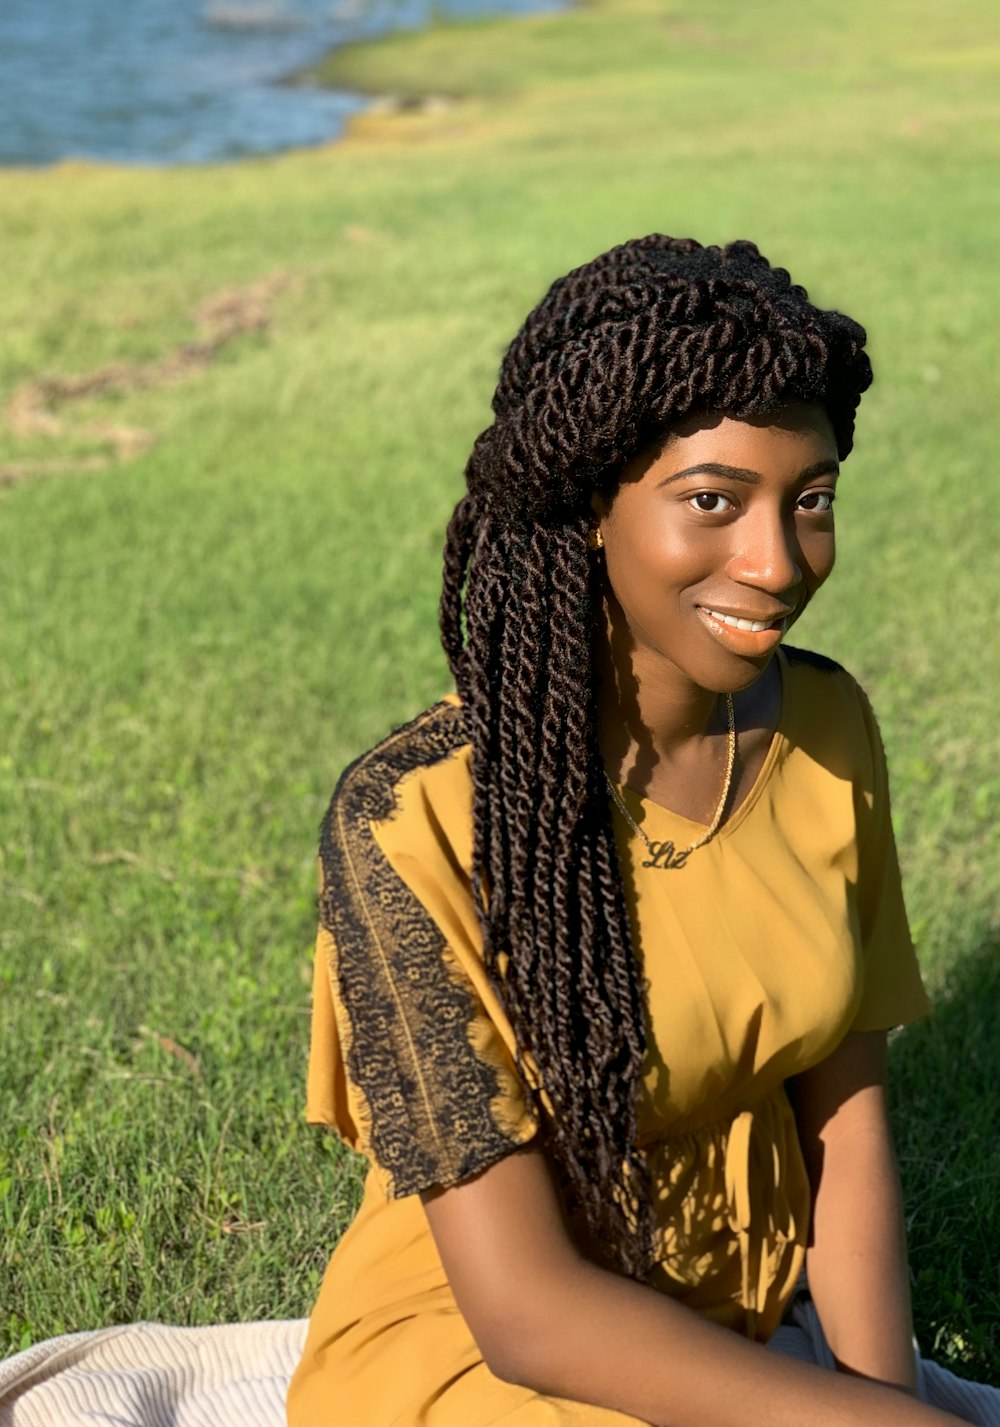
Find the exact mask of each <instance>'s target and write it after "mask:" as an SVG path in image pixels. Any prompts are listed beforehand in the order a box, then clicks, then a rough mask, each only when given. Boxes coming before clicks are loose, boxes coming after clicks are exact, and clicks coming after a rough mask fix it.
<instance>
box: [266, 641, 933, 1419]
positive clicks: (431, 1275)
mask: <svg viewBox="0 0 1000 1427" xmlns="http://www.w3.org/2000/svg"><path fill="white" fill-rule="evenodd" d="M778 658H779V661H780V667H781V674H782V704H781V713H780V717H779V721H778V726H777V729H776V732H775V734H774V737H773V740H772V742H771V745H770V748H769V750H768V753H767V757H766V759H765V762H764V765H763V767H762V768H761V771H760V774H759V776H758V778H757V780H756V783H755V784H754V786H753V788H752V789H751V790H750V792H749V794H748V796H747V797H746V798H745V799H744V801H743V802H742V803H741V804H740V806H739V808H738V809H737V810H736V812H735V813H734V815H733V816H732V817H731V818H730V819H729V821H728V822H726V823H725V824H724V825H723V826H722V828H721V829H720V831H719V833H718V834H717V836H716V837H715V838H714V839H713V841H711V842H710V843H708V844H707V845H706V846H704V847H702V848H701V849H699V851H698V852H697V853H696V854H695V855H693V856H692V858H691V860H690V861H689V862H688V863H687V865H686V866H685V867H684V868H683V869H679V870H672V871H664V870H662V869H659V868H655V867H653V868H650V867H644V866H642V860H643V857H644V856H646V855H647V854H646V849H645V846H644V845H643V844H642V843H641V842H640V841H639V840H638V839H637V838H636V837H635V835H634V833H632V832H631V830H630V828H629V827H628V824H627V823H626V821H625V819H624V818H622V817H621V816H620V814H618V813H616V814H615V820H616V831H617V836H618V847H619V854H620V858H621V863H622V869H623V875H624V880H625V888H626V895H627V901H628V906H629V914H630V917H631V921H632V929H633V937H634V941H635V944H636V948H637V951H638V953H639V955H640V956H641V959H642V965H643V974H644V977H645V980H646V982H647V984H648V1043H649V1052H648V1057H647V1065H646V1070H645V1074H644V1093H643V1097H642V1101H641V1104H640V1115H639V1121H640V1137H641V1143H642V1146H643V1148H644V1150H645V1152H646V1154H647V1155H648V1157H649V1162H650V1167H651V1171H652V1178H653V1183H654V1187H655V1204H656V1213H657V1223H658V1226H659V1260H658V1263H657V1265H656V1267H655V1269H654V1271H653V1273H652V1275H651V1279H650V1281H651V1282H652V1283H654V1284H655V1286H656V1287H657V1288H659V1289H661V1290H662V1291H663V1292H664V1293H668V1294H670V1295H672V1296H673V1297H674V1298H677V1299H679V1300H681V1301H682V1302H684V1303H686V1304H688V1305H689V1306H690V1307H691V1308H692V1309H695V1310H696V1311H698V1312H700V1313H703V1314H705V1315H706V1316H708V1317H710V1318H713V1319H715V1320H716V1321H718V1322H720V1323H724V1324H727V1325H729V1326H730V1327H732V1328H733V1329H735V1330H737V1331H739V1332H741V1333H744V1334H747V1335H748V1336H751V1337H756V1338H758V1339H761V1340H764V1339H766V1338H767V1337H768V1336H769V1335H770V1334H771V1333H772V1332H773V1331H774V1329H775V1328H776V1327H777V1325H778V1323H779V1322H780V1320H781V1316H782V1312H783V1310H784V1308H785V1306H786V1304H787V1302H788V1299H789V1297H790V1295H791V1293H792V1290H793V1287H794V1284H795V1281H796V1278H797V1277H798V1275H799V1272H800V1270H801V1268H802V1264H803V1260H804V1255H805V1244H806V1236H807V1230H808V1221H809V1188H808V1182H807V1179H806V1174H805V1168H804V1165H803V1162H802V1156H801V1152H800V1148H799V1142H798V1137H797V1133H796V1127H795V1120H794V1117H793V1114H792V1111H791V1108H790V1105H789V1102H788V1099H787V1097H786V1094H785V1090H784V1081H785V1080H786V1079H787V1078H788V1077H790V1076H793V1075H796V1074H798V1073H799V1072H800V1071H803V1070H805V1069H807V1068H808V1067H809V1066H811V1065H814V1064H815V1063H816V1062H817V1061H819V1060H821V1059H822V1058H823V1057H824V1056H826V1055H828V1054H829V1053H830V1052H831V1051H832V1050H833V1049H834V1048H835V1047H836V1045H837V1044H838V1043H839V1041H840V1040H841V1039H842V1037H843V1036H844V1035H845V1034H846V1033H847V1032H848V1031H849V1030H852V1029H854V1030H876V1029H882V1028H889V1027H892V1026H896V1025H900V1024H902V1023H905V1022H907V1021H910V1020H912V1019H914V1018H915V1017H917V1016H920V1015H921V1014H923V1013H924V1011H925V1010H926V1008H927V1003H926V997H925V995H924V991H923V987H922V985H921V981H920V975H919V972H918V969H917V964H916V959H915V956H914V952H913V946H912V943H911V941H910V936H909V932H908V929H907V923H906V913H905V910H904V906H903V898H902V892H901V888H900V879H899V869H898V864H897V859H896V850H895V843H894V839H893V833H892V824H891V821H890V815H889V800H888V784H887V774H886V766H885V757H884V754H883V751H882V744H881V741H880V738H879V734H878V729H877V727H876V724H875V720H874V718H873V715H872V712H871V709H870V706H869V704H868V701H867V699H866V697H865V695H864V693H863V692H862V690H861V689H860V688H859V686H858V685H857V684H856V682H855V681H854V680H853V679H852V678H851V676H850V675H849V674H848V673H846V672H845V671H844V670H843V669H841V668H840V667H839V666H838V665H835V664H833V663H832V662H831V661H829V660H824V659H822V658H820V657H819V656H815V655H809V654H805V653H803V652H802V651H796V650H791V649H788V650H779V654H778ZM624 797H625V800H626V804H627V806H628V808H629V811H630V812H631V814H632V816H633V817H634V818H635V820H636V822H638V823H641V825H642V826H643V827H644V829H645V830H646V832H647V833H648V835H649V836H650V837H651V838H653V839H666V838H671V839H673V840H674V841H675V842H676V843H677V845H678V846H686V845H687V844H688V843H690V842H692V841H694V840H695V839H696V838H697V837H698V836H699V834H700V832H701V831H702V830H703V829H702V828H701V827H700V825H699V824H697V823H693V822H691V821H690V820H689V819H687V818H684V817H681V816H680V815H678V814H676V813H673V812H670V811H668V810H666V809H664V808H662V807H660V806H658V805H657V804H654V803H651V802H649V801H647V800H644V799H642V798H640V797H638V796H637V795H635V794H634V793H632V792H631V791H630V790H628V789H626V790H624ZM471 816H472V788H471V780H470V774H469V745H468V743H467V742H466V736H465V732H464V724H463V715H462V710H461V708H460V706H459V704H458V701H457V700H456V699H454V698H451V699H446V700H444V701H443V702H442V703H440V704H438V705H436V706H435V707H434V708H432V709H430V710H428V711H427V712H426V713H424V714H421V715H420V716H419V717H418V718H416V719H415V720H414V721H413V722H412V723H410V724H408V725H407V726H406V727H404V728H401V729H398V730H397V731H396V732H395V733H393V734H392V735H391V736H390V737H389V738H387V739H386V740H385V741H384V742H383V743H381V744H379V746H378V747H377V748H375V749H373V750H372V751H371V752H370V753H368V754H366V755H365V756H364V757H363V758H361V759H359V760H358V762H356V763H355V764H354V765H353V766H352V767H351V768H349V769H348V770H347V772H346V773H345V774H344V776H343V778H342V779H341V781H340V784H339V785H338V788H337V792H336V793H335V795H334V798H333V801H332V803H331V806H330V812H329V814H328V816H327V819H326V822H325V823H324V829H323V836H322V842H321V847H320V856H321V864H322V872H323V877H324V879H325V882H326V885H327V886H328V887H330V888H332V889H335V896H334V897H333V898H332V905H333V912H332V915H331V916H330V919H329V920H330V922H331V925H329V926H322V927H321V928H320V932H319V937H318V943H317V956H316V977H315V988H314V1004H313V1026H312V1046H311V1053H310V1062H309V1082H308V1107H307V1117H308V1119H309V1120H310V1121H311V1122H314V1123H321V1124H326V1125H330V1126H332V1127H333V1128H334V1129H335V1130H336V1131H337V1132H338V1133H339V1134H340V1135H341V1136H342V1137H343V1138H344V1139H345V1140H346V1141H347V1142H348V1143H349V1144H350V1145H352V1146H353V1147H354V1148H355V1149H358V1150H361V1151H362V1152H363V1153H364V1154H366V1155H367V1156H368V1158H369V1160H370V1162H371V1165H370V1170H369V1174H368V1178H367V1181H366V1187H365V1194H364V1199H363V1202H362V1205H361V1208H360V1211H359V1213H358V1215H357V1217H356V1218H355V1220H354V1222H353V1223H352V1225H351V1227H350V1228H349V1229H348V1231H347V1232H346V1233H345V1234H344V1236H343V1238H342V1239H341V1241H340V1243H339V1244H338V1246H337V1248H336V1251H335V1252H334V1254H333V1257H332V1259H331V1261H330V1265H329V1268H328V1269H327V1272H326V1275H325V1277H324V1280H323V1286H322V1289H321V1292H320V1296H319V1300H318V1302H317V1304H316V1307H315V1309H314V1312H313V1315H312V1318H311V1321H310V1327H309V1333H308V1338H307V1342H306V1347H305V1352H304V1355H303V1358H302V1361H301V1363H300V1365H299V1367H298V1369H297V1371H296V1373H295V1376H294V1378H293V1380H292V1385H291V1389H290V1392H289V1398H288V1419H289V1424H290V1427H333V1425H334V1424H336V1427H487V1424H493V1423H503V1427H627V1424H630V1423H632V1422H633V1419H632V1418H630V1417H626V1416H623V1415H622V1414H621V1413H617V1412H611V1411H608V1410H606V1409H602V1408H595V1407H590V1406H586V1405H584V1404H581V1403H576V1402H569V1401H565V1400H563V1399H558V1398H553V1397H541V1396H539V1395H537V1394H535V1393H533V1392H531V1391H530V1390H528V1389H526V1388H522V1387H518V1386H515V1385H511V1384H509V1383H505V1382H502V1381H500V1380H499V1379H498V1378H496V1377H494V1376H493V1374H492V1373H491V1372H490V1371H489V1369H488V1368H487V1366H486V1365H485V1363H484V1362H483V1361H482V1357H481V1355H480V1353H479V1351H478V1349H477V1347H476V1344H475V1341H474V1339H473V1337H472V1335H471V1333H470V1332H469V1330H468V1328H467V1327H466V1325H465V1322H464V1320H463V1319H462V1316H461V1314H460V1313H459V1311H458V1308H457V1306H456V1304H455V1300H454V1298H453V1296H452V1293H451V1290H450V1288H449V1285H448V1282H447V1279H446V1277H445V1274H444V1270H443V1269H442V1266H441V1262H440V1259H439V1257H438V1254H437V1251H436V1248H435V1245H434V1241H433V1238H432V1236H431V1233H430V1231H429V1228H428V1225H427V1220H426V1217H425V1215H424V1211H423V1208H422V1205H421V1202H420V1199H419V1191H420V1190H422V1189H425V1188H427V1187H429V1186H431V1185H436V1184H437V1185H451V1184H456V1183H459V1182H461V1181H462V1180H463V1179H467V1178H469V1177H470V1176H472V1175H474V1174H477V1173H479V1172H480V1171H481V1170H483V1169H485V1168H486V1167H487V1166H488V1165H490V1164H492V1163H494V1162H495V1161H497V1160H498V1159H500V1158H501V1157H503V1156H504V1155H507V1154H510V1153H511V1152H512V1151H513V1150H515V1149H516V1148H517V1147H518V1146H520V1145H523V1144H525V1143H526V1142H527V1141H529V1140H530V1139H531V1138H532V1136H533V1135H534V1134H535V1133H536V1129H537V1125H536V1123H535V1120H534V1119H533V1117H532V1114H531V1112H530V1111H529V1109H528V1107H527V1104H526V1098H525V1095H524V1094H523V1091H522V1088H521V1085H520V1083H519V1080H518V1078H517V1075H516V1074H515V1071H514V1061H513V1050H514V1042H513V1036H512V1033H511V1029H510V1026H509V1024H508V1021H507V1019H506V1017H505V1016H504V1013H503V1011H502V1009H501V1007H500V1004H499V1002H498V1000H497V997H496V995H495V993H494V991H493V989H492V987H491V986H490V984H489V982H488V981H487V978H486V976H485V973H484V970H483V966H482V961H481V955H480V946H481V942H480V936H479V930H478V926H477V923H476V917H475V912H474V908H473V905H472V901H471V897H470V892H469V869H470V865H471V854H472V826H471Z"/></svg>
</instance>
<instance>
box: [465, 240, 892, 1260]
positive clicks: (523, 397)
mask: <svg viewBox="0 0 1000 1427" xmlns="http://www.w3.org/2000/svg"><path fill="white" fill-rule="evenodd" d="M864 342H865V333H864V330H863V329H862V328H861V327H859V326H858V324H857V323H856V322H853V321H852V320H851V319H850V318H848V317H845V316H843V315H841V314H840V313H837V312H827V311H823V310H821V309H819V308H816V307H814V306H813V305H812V304H811V303H810V302H809V301H808V298H807V295H806V291H805V289H804V288H802V287H798V286H796V285H794V284H793V283H792V282H791V280H790V278H789V275H788V273H787V272H786V271H785V270H784V269H783V268H778V267H771V266H770V264H769V263H768V262H767V260H766V259H765V258H763V257H762V256H761V255H760V253H759V252H758V250H757V248H756V247H755V246H754V244H752V243H747V242H736V243H730V244H728V245H727V246H726V247H723V248H718V247H702V246H701V244H699V243H697V242H695V241H694V240H693V239H676V238H667V237H664V236H662V235H661V234H652V235H651V236H649V237H647V238H640V239H636V240H635V241H633V242H630V243H624V244H622V245H621V246H620V247H617V248H613V249H612V250H611V251H610V252H607V253H604V254H602V255H601V256H600V257H598V258H595V259H594V261H593V262H590V263H587V264H586V265H585V266H583V267H580V268H577V269H575V271H573V272H571V273H569V274H568V275H567V276H566V277H564V278H560V279H559V281H557V282H555V283H554V284H553V285H552V287H551V288H550V289H549V291H548V293H547V294H546V296H545V297H544V298H543V300H542V301H541V302H540V303H539V305H538V306H537V307H536V308H535V310H534V311H533V312H532V313H531V314H530V315H529V317H528V318H527V320H526V322H525V323H524V326H523V327H522V328H521V330H520V332H519V333H518V334H517V336H516V337H515V339H514V341H513V342H512V343H511V345H510V347H509V348H508V350H507V353H506V355H505V357H504V359H503V363H502V365H501V369H500V380H499V384H498V386H497V389H496V394H495V395H494V398H493V412H494V420H493V422H492V424H491V425H490V426H489V427H488V428H487V429H486V430H485V431H484V432H483V433H482V435H481V436H480V437H479V438H478V440H477V441H476V443H475V447H474V449H473V452H472V455H471V457H470V459H469V462H468V465H467V468H466V481H467V485H468V494H467V495H466V496H465V497H464V498H463V499H462V500H461V501H459V503H458V505H457V507H456V509H455V513H454V515H453V517H452V520H451V523H450V525H449V527H448V538H447V545H446V548H445V566H444V589H443V593H442V597H441V630H442V638H443V643H444V647H445V651H446V653H447V655H448V659H449V662H450V664H451V668H452V672H453V674H454V676H455V680H456V683H457V687H458V690H459V693H460V694H461V696H462V699H463V702H464V706H465V709H466V717H467V719H468V727H469V736H470V739H471V743H472V778H473V787H474V822H475V838H474V873H473V879H474V893H475V895H476V899H477V907H478V911H479V916H480V922H481V926H482V933H483V941H484V958H485V963H486V967H487V969H488V971H489V973H490V975H491V977H492V978H493V980H494V983H495V984H496V986H497V988H498V991H499V993H500V996H501V999H502V1001H503V1004H504V1006H505V1008H506V1010H507V1013H508V1015H509V1017H510V1020H511V1023H512V1025H513V1028H514V1032H515V1035H516V1038H517V1045H518V1051H519V1059H520V1066H521V1070H522V1072H527V1071H528V1068H529V1066H530V1065H533V1066H534V1067H535V1068H536V1069H537V1073H538V1075H539V1076H540V1080H541V1086H542V1088H543V1089H544V1094H545V1096H546V1097H547V1100H548V1104H549V1107H550V1110H551V1113H550V1114H546V1115H545V1116H543V1122H544V1126H545V1134H546V1138H547V1142H548V1147H549V1149H550V1153H551V1155H552V1157H553V1160H554V1162H555V1164H556V1166H557V1168H558V1170H559V1171H560V1174H561V1178H562V1180H563V1181H564V1187H565V1189H566V1192H567V1194H568V1197H569V1201H570V1206H569V1207H571V1208H572V1209H573V1210H575V1211H576V1212H578V1213H581V1214H582V1216H583V1218H584V1221H585V1224H586V1226H587V1228H588V1230H589V1238H590V1241H591V1244H592V1245H593V1246H600V1247H599V1248H598V1249H597V1251H598V1252H600V1253H602V1254H603V1256H604V1257H605V1259H606V1260H607V1261H608V1262H610V1263H611V1264H613V1265H614V1266H615V1267H617V1268H619V1269H620V1270H622V1271H623V1272H625V1273H628V1274H631V1275H633V1276H642V1274H643V1273H645V1272H646V1270H647V1269H648V1266H649V1263H650V1260H651V1256H652V1247H653V1246H652V1216H651V1212H650V1205H649V1199H648V1193H649V1185H648V1177H647V1173H646V1167H645V1163H644V1159H643V1156H642V1154H641V1152H640V1150H639V1148H638V1145H637V1136H636V1129H637V1124H636V1121H637V1099H638V1092H639V1087H640V1074H641V1068H642V1062H643V1057H644V1054H645V1049H646V1037H645V1024H644V1015H643V988H642V978H641V968H640V967H639V966H638V964H637V958H636V954H635V951H634V947H633V941H632V937H631V935H630V930H629V923H628V915H627V911H626V905H625V897H624V893H623V888H622V880H621V874H620V870H619V866H618V860H617V854H616V850H615V842H614V836H613V832H612V826H611V817H610V811H609V808H608V801H607V794H606V783H605V779H604V772H603V766H602V763H601V760H600V757H599V754H598V751H597V739H596V711H595V710H596V688H595V672H594V666H593V660H592V647H591V640H592V634H593V630H594V627H595V622H596V620H597V618H598V615H599V613H600V610H601V598H602V586H601V582H602V573H601V566H600V563H599V562H598V561H597V560H595V559H594V558H593V556H592V555H591V553H590V552H589V551H588V548H587V532H588V527H589V525H590V523H591V520H592V516H591V506H590V501H591V497H592V495H593V494H594V493H595V492H599V493H600V494H602V495H603V496H604V497H605V498H606V499H610V498H611V497H612V496H613V494H614V491H615V489H616V486H617V482H618V480H619V478H620V473H621V471H622V468H623V467H624V465H625V464H626V462H627V461H628V460H629V459H630V458H631V457H633V456H634V455H636V454H637V453H638V452H640V451H642V450H643V449H645V448H646V447H648V446H649V445H650V444H651V443H652V442H653V441H654V440H656V439H662V437H663V435H664V433H665V432H666V431H667V430H668V429H669V428H670V426H671V425H672V424H673V423H676V422H677V421H678V420H679V419H680V418H681V417H683V416H685V415H688V414H690V413H696V412H699V411H714V412H720V413H724V414H726V415H728V416H732V417H737V418H740V417H747V416H758V415H763V414H766V413H768V412H771V411H775V410H777V409H779V408H780V407H781V406H782V405H784V404H786V403H788V402H790V401H794V400H800V401H806V402H818V403H820V404H821V405H822V406H823V407H824V408H825V410H826V412H827V414H828V416H829V419H830V422H831V424H832V426H833V431H834V435H835V437H836V442H837V447H838V450H839V453H840V455H841V457H842V458H843V457H844V456H846V455H847V454H848V453H849V452H850V450H851V445H852V442H853V436H854V417H855V412H856V410H857V406H858V401H859V399H860V396H861V393H862V392H863V391H864V390H865V389H866V388H867V387H868V386H869V384H870V382H871V367H870V364H869V361H868V358H867V356H866V355H865V353H864V351H863V347H864ZM666 1053H667V1055H668V1057H669V1048H667V1052H666ZM526 1057H527V1058H528V1059H527V1060H526ZM525 1078H526V1079H527V1080H528V1081H529V1083H532V1084H533V1083H534V1081H533V1079H532V1076H531V1075H530V1074H528V1073H526V1074H525ZM534 1093H535V1094H536V1095H538V1088H537V1086H536V1088H535V1091H534Z"/></svg>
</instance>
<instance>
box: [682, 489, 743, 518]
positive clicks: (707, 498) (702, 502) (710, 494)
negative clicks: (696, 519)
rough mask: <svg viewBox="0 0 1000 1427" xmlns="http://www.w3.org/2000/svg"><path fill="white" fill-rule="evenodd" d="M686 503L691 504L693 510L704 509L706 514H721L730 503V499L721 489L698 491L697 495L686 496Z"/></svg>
mask: <svg viewBox="0 0 1000 1427" xmlns="http://www.w3.org/2000/svg"><path fill="white" fill-rule="evenodd" d="M688 504H689V505H693V506H694V508H695V510H701V511H704V512H705V514H706V515H722V514H723V512H724V511H726V510H728V509H729V507H730V506H731V505H732V501H731V500H730V499H729V497H728V496H727V495H723V494H722V492H721V491H699V492H698V494H697V495H693V496H689V497H688Z"/></svg>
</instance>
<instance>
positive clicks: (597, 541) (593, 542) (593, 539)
mask: <svg viewBox="0 0 1000 1427" xmlns="http://www.w3.org/2000/svg"><path fill="white" fill-rule="evenodd" d="M587 548H588V549H589V550H603V549H604V536H603V535H602V534H601V527H600V526H599V525H594V526H592V527H591V528H590V530H588V531H587Z"/></svg>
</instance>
